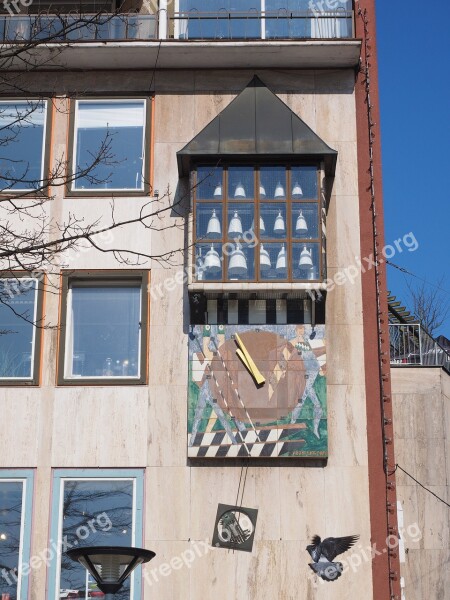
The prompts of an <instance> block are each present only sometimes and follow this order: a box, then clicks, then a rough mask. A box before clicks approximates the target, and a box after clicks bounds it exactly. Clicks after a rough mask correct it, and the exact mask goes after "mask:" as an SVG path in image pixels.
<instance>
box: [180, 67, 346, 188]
mask: <svg viewBox="0 0 450 600" xmlns="http://www.w3.org/2000/svg"><path fill="white" fill-rule="evenodd" d="M239 156H242V157H243V156H245V157H248V158H259V159H261V158H267V159H274V158H281V157H283V158H285V159H292V158H293V157H302V158H312V159H319V160H322V159H323V160H324V162H325V171H326V174H327V175H334V172H335V168H336V159H337V152H336V150H333V149H332V148H330V147H329V146H328V145H327V144H326V143H325V142H324V141H323V140H322V139H320V137H319V136H318V135H317V134H315V133H314V131H313V130H312V129H311V128H310V127H308V125H306V123H305V122H304V121H302V120H301V119H300V118H299V117H298V116H297V115H296V114H295V113H294V112H293V111H292V110H291V109H290V108H289V107H288V106H287V105H286V104H285V103H284V102H282V101H281V100H280V99H279V98H278V96H276V95H275V94H274V93H273V92H272V91H270V90H269V89H268V88H267V87H266V86H265V85H264V83H263V82H262V81H261V80H260V79H259V77H257V76H255V77H253V79H252V81H251V82H250V83H249V84H248V86H247V87H246V88H245V89H244V90H243V91H242V92H241V93H240V94H239V95H238V96H237V98H235V99H234V100H233V101H232V102H231V104H229V105H228V106H227V107H226V108H225V109H224V110H223V111H222V112H221V113H220V114H219V115H217V117H215V118H214V119H213V120H212V121H211V123H209V124H208V125H207V126H206V127H205V128H204V129H203V130H202V131H201V132H200V133H199V134H198V135H196V137H195V138H194V139H193V140H191V141H190V142H189V143H188V144H187V145H186V146H185V147H184V148H183V149H182V150H180V151H179V152H178V153H177V157H178V170H179V174H180V177H183V176H187V175H188V174H189V171H190V166H191V160H192V159H194V158H195V159H196V160H211V158H215V159H220V158H231V157H239Z"/></svg>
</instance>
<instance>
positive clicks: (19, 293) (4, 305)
mask: <svg viewBox="0 0 450 600" xmlns="http://www.w3.org/2000/svg"><path fill="white" fill-rule="evenodd" d="M37 289H38V283H37V280H36V279H30V278H21V279H0V378H3V379H32V378H33V368H34V353H35V338H36V327H35V323H36V310H37Z"/></svg>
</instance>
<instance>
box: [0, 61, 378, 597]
mask: <svg viewBox="0 0 450 600" xmlns="http://www.w3.org/2000/svg"><path fill="white" fill-rule="evenodd" d="M254 74H255V72H253V71H236V72H231V71H229V72H224V71H217V72H215V71H204V72H178V71H171V72H157V73H156V75H155V76H154V77H153V75H152V73H151V72H150V71H149V72H133V71H128V72H121V73H114V72H108V73H95V74H93V75H89V74H82V73H77V74H74V73H61V74H58V78H57V79H56V78H54V77H53V76H52V75H51V74H49V73H42V74H39V75H38V76H37V78H36V86H37V87H39V88H40V89H45V90H47V91H48V90H52V89H55V91H57V92H58V94H59V95H60V96H61V95H63V94H64V93H66V92H72V93H73V92H79V93H83V92H84V91H85V90H89V92H90V93H92V94H98V95H100V96H101V95H102V94H103V95H107V94H108V93H111V92H117V90H122V91H123V92H124V93H126V94H127V95H129V96H133V95H134V94H145V93H147V92H150V91H155V92H156V100H155V118H154V122H155V130H154V140H155V146H154V189H158V190H159V191H160V197H161V195H164V193H165V191H166V190H169V192H170V194H171V195H172V198H182V197H183V196H184V195H185V194H186V192H187V190H186V185H185V183H183V182H180V181H179V179H178V171H177V161H176V152H177V150H179V149H181V148H182V147H183V146H184V145H185V144H186V143H187V142H189V141H190V140H191V138H192V137H193V136H194V135H196V134H197V133H198V132H199V131H200V130H201V129H202V128H203V127H204V126H205V125H206V124H207V123H208V122H209V121H210V120H211V119H212V118H214V117H215V116H216V115H217V114H218V113H219V112H220V111H221V110H222V109H223V108H224V107H225V106H227V104H229V102H230V101H231V100H232V99H233V98H234V97H235V96H236V95H237V94H238V93H239V92H240V91H241V90H242V89H243V88H244V87H245V86H246V85H247V83H248V82H249V81H250V80H251V78H252V77H253V75H254ZM256 74H257V75H259V77H260V78H261V79H262V80H263V81H264V83H266V84H267V85H268V87H269V88H270V89H272V90H273V91H274V92H275V93H277V94H278V95H279V96H280V98H281V99H282V100H283V101H284V102H286V103H287V104H288V105H289V106H290V107H291V108H292V109H293V110H294V111H295V112H296V113H297V114H298V115H299V116H300V117H301V118H302V119H304V120H305V121H306V123H307V124H308V125H310V126H311V127H312V128H313V129H314V130H315V131H316V132H317V134H318V135H319V136H321V137H322V138H323V139H324V140H325V141H326V142H327V143H328V144H329V145H330V146H331V147H333V148H336V149H337V150H338V151H339V159H338V166H337V174H336V180H335V184H334V188H333V190H332V198H331V202H330V208H329V214H328V262H329V266H330V274H331V275H334V274H336V273H337V272H338V271H339V270H341V269H343V268H345V267H347V266H348V265H349V264H350V263H351V262H352V261H353V260H354V257H355V256H358V255H359V247H360V246H359V208H358V195H357V194H358V185H357V164H356V125H355V99H354V73H353V72H352V71H350V70H349V71H318V72H314V71H308V72H296V71H292V70H288V71H283V70H273V71H261V72H257V73H256ZM28 78H29V79H31V78H32V75H31V74H29V75H28ZM55 86H57V89H56V88H55ZM58 103H59V104H60V107H61V110H60V111H59V112H57V113H56V114H55V119H54V123H53V135H54V152H53V156H54V158H55V160H56V158H57V156H58V155H61V154H62V153H64V152H65V151H66V150H65V149H66V139H67V124H68V115H67V106H66V103H65V101H64V99H61V100H58ZM55 192H56V194H57V200H56V202H54V203H52V211H53V214H54V215H63V214H68V213H69V212H75V213H76V214H79V213H80V211H81V212H82V213H83V214H84V216H85V218H86V219H87V220H92V219H95V218H97V217H98V216H101V215H103V218H104V219H107V218H108V214H109V204H108V199H105V198H89V199H80V198H71V199H69V198H63V197H62V196H63V190H62V188H60V189H57V190H55ZM141 204H142V201H141V200H139V199H136V198H131V199H123V198H116V199H115V205H116V207H117V210H119V211H121V212H122V211H123V213H122V214H127V213H128V214H135V212H136V211H137V210H139V208H140V206H141ZM175 221H176V222H178V223H180V224H181V225H182V223H183V221H182V219H180V218H179V217H177V215H176V214H175V213H174V212H173V213H172V214H170V213H167V214H166V216H165V218H164V220H163V221H160V222H158V227H161V226H164V225H172V224H173V223H174V222H175ZM184 235H185V232H184V229H183V227H182V226H181V227H179V228H177V227H173V228H170V229H166V230H164V231H161V232H159V233H158V232H156V231H152V232H150V231H148V232H145V233H144V232H142V230H141V231H140V233H139V235H136V232H135V230H134V229H133V228H130V229H127V230H126V231H124V232H121V233H120V235H119V234H117V238H115V240H114V243H117V245H121V246H124V245H128V244H129V245H132V247H133V248H134V249H136V250H139V249H140V250H141V251H142V252H144V253H145V254H148V253H151V252H152V253H154V254H160V253H163V252H167V251H170V250H173V249H177V248H181V247H183V243H184ZM69 266H70V267H73V268H91V269H92V268H96V269H100V268H102V269H104V268H126V266H125V265H118V264H117V263H116V262H114V260H113V259H112V257H111V256H108V255H103V254H97V253H96V252H94V251H92V250H90V251H89V252H87V253H81V255H80V257H79V258H78V259H77V260H76V261H74V262H73V263H70V265H69ZM147 266H149V265H147ZM151 266H152V286H154V288H155V287H156V286H157V285H158V284H160V283H164V281H166V280H167V278H170V277H174V276H175V275H176V274H177V272H179V271H180V269H182V268H183V257H182V255H181V254H179V255H177V256H175V258H174V264H173V266H170V267H169V268H168V266H167V265H161V264H159V263H158V262H156V261H155V262H154V263H153V265H151ZM154 288H153V289H154ZM172 288H173V289H172V290H171V291H166V292H165V293H164V296H163V298H160V297H159V294H158V293H152V299H151V310H150V325H151V329H150V370H149V385H148V386H144V387H140V388H138V387H133V388H127V387H92V388H71V389H58V388H55V385H54V384H55V364H56V349H57V332H56V331H45V332H44V352H43V356H44V374H43V386H42V387H41V388H39V389H33V390H22V389H18V390H8V389H5V388H3V389H0V406H1V414H2V415H7V421H8V423H10V426H8V427H4V428H2V441H1V444H2V452H1V454H0V461H1V462H0V465H1V466H5V467H11V466H15V467H18V466H23V467H36V466H37V467H38V476H37V482H36V501H35V511H34V524H33V525H34V534H33V545H32V553H38V552H39V551H40V550H41V549H42V548H43V547H44V546H45V544H46V540H47V532H48V519H49V506H50V497H49V496H50V478H51V467H94V466H95V467H96V466H98V467H122V468H123V467H127V466H128V467H147V472H146V515H145V523H146V524H145V536H144V537H145V545H146V547H148V548H151V549H153V550H155V551H156V552H157V558H156V559H155V560H154V561H153V562H152V563H151V568H158V567H159V566H160V565H161V564H162V563H164V562H167V561H170V559H171V558H172V557H175V556H179V555H180V554H181V553H182V552H183V551H184V550H186V549H187V548H189V546H190V542H191V543H192V542H193V541H198V542H200V541H204V540H209V539H211V536H212V530H213V524H214V517H215V513H216V509H217V504H218V503H219V502H220V503H230V504H233V503H235V501H236V494H237V491H238V487H239V480H240V476H241V467H242V464H241V463H233V464H227V465H224V464H223V463H221V462H220V460H217V461H215V462H214V463H208V464H206V465H205V464H202V465H196V464H195V463H189V462H188V461H187V458H186V383H187V365H188V362H187V334H188V310H187V308H188V305H187V297H186V289H185V287H183V285H180V284H175V285H172ZM58 300H59V299H58V298H57V296H55V295H52V296H50V297H49V298H48V301H47V307H46V313H47V317H48V319H49V320H50V321H52V322H53V323H55V322H56V321H57V315H58ZM327 346H328V357H327V362H328V368H327V377H328V382H329V387H328V398H329V401H328V406H329V420H330V426H329V446H330V458H329V460H328V464H327V465H326V466H324V465H322V464H320V463H318V462H312V463H311V462H309V463H304V464H296V463H293V462H288V461H284V462H278V461H276V460H275V461H270V462H262V463H257V464H256V466H255V465H254V464H251V465H250V466H249V469H248V474H247V479H246V485H245V490H244V494H243V500H242V502H243V505H246V506H250V507H255V508H258V509H259V517H258V525H257V530H256V542H255V547H254V550H253V553H252V554H245V553H239V552H234V553H233V552H228V551H226V550H218V549H210V551H209V552H208V554H206V555H204V553H203V554H202V556H201V557H197V558H196V560H195V561H194V564H193V565H192V568H191V569H188V568H185V567H184V568H182V569H180V570H174V571H173V572H172V574H171V575H170V576H166V577H161V576H159V582H158V583H156V582H154V583H153V585H152V586H151V587H149V586H147V588H146V590H145V599H148V600H150V598H158V600H212V599H213V598H214V600H228V599H229V600H256V599H258V600H263V599H267V600H291V599H292V600H293V599H296V600H297V599H298V598H305V599H306V598H308V600H312V599H313V598H315V599H318V600H321V599H325V598H326V599H327V600H330V599H332V600H347V599H348V598H364V600H370V598H371V590H372V580H371V567H370V563H369V562H365V561H363V564H362V565H361V566H360V567H359V568H358V569H357V570H356V571H355V572H352V571H349V572H348V573H346V574H345V576H343V577H342V578H341V579H340V580H339V582H336V583H332V584H324V585H320V584H318V587H317V589H315V588H314V586H313V580H312V579H311V578H310V577H309V573H310V569H309V567H308V562H309V556H308V554H307V553H306V551H305V546H306V543H307V541H308V540H309V538H310V537H311V536H312V535H313V534H315V533H317V534H320V535H322V536H327V535H350V534H360V535H361V544H362V545H363V546H364V547H367V546H368V545H369V544H370V521H369V498H368V469H367V438H366V412H365V403H366V401H365V386H364V382H365V378H364V362H363V330H362V302H361V284H360V279H359V278H357V279H356V281H355V283H354V284H351V283H349V282H348V283H346V284H345V285H343V286H338V287H337V288H336V290H335V291H334V292H331V293H330V294H329V296H328V304H327ZM94 417H95V418H94ZM189 540H190V542H189ZM32 579H33V584H32V590H31V593H30V595H29V600H43V599H45V598H46V592H45V590H46V572H45V569H43V568H42V569H40V570H37V571H33V574H32ZM51 600H54V599H51Z"/></svg>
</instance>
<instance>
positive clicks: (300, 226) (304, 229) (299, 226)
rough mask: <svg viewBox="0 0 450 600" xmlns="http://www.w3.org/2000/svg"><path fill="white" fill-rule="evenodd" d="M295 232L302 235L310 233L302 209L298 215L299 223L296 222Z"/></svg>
mask: <svg viewBox="0 0 450 600" xmlns="http://www.w3.org/2000/svg"><path fill="white" fill-rule="evenodd" d="M295 232H296V233H297V234H298V235H300V236H302V237H303V236H304V235H306V234H307V233H308V225H307V223H306V219H305V217H304V216H303V213H302V211H300V213H299V215H298V217H297V223H296V224H295Z"/></svg>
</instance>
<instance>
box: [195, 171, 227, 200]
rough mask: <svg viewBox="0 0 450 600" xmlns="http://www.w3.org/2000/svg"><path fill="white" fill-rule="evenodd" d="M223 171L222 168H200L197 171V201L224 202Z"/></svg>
mask: <svg viewBox="0 0 450 600" xmlns="http://www.w3.org/2000/svg"><path fill="white" fill-rule="evenodd" d="M222 182H223V169H222V168H221V167H211V166H207V167H198V169H197V187H196V198H197V200H222V198H223V183H222Z"/></svg>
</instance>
